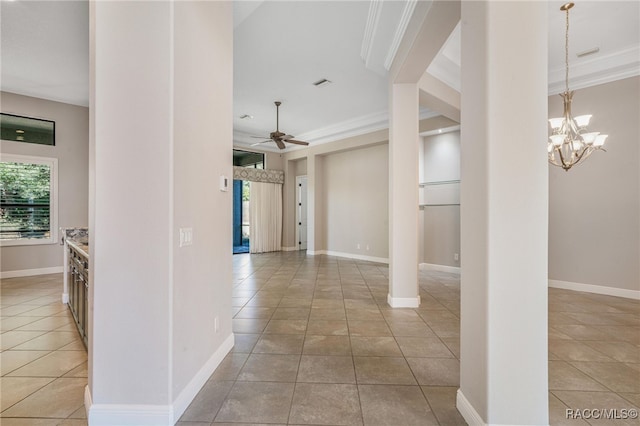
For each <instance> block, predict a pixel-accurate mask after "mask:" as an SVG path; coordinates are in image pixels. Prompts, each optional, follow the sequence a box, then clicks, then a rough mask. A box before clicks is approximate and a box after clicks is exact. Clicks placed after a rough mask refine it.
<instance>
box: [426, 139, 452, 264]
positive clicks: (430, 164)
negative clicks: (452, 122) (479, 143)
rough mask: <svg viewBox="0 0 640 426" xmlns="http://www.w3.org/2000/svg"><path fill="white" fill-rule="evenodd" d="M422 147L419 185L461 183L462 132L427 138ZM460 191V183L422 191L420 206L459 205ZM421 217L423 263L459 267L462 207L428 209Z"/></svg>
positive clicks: (429, 187)
mask: <svg viewBox="0 0 640 426" xmlns="http://www.w3.org/2000/svg"><path fill="white" fill-rule="evenodd" d="M422 143H423V150H422V151H423V156H422V158H421V161H422V163H423V164H422V165H423V167H422V174H421V177H420V182H441V181H452V180H460V131H455V132H449V133H443V134H436V135H433V136H427V137H424V138H423V141H422ZM459 190H460V184H459V183H456V184H447V185H437V186H428V187H425V188H421V190H420V191H421V195H422V197H423V199H422V200H421V203H427V204H433V203H449V202H451V203H455V202H458V203H459V201H460V197H459ZM420 214H421V215H422V226H423V228H422V230H421V231H420V233H419V235H421V238H423V240H424V241H423V242H422V244H421V246H422V247H423V249H422V252H421V254H420V263H427V264H430V265H444V266H452V267H459V266H460V260H455V259H454V255H455V254H456V253H457V254H460V206H433V207H425V208H424V210H421V213H420ZM458 259H460V258H458Z"/></svg>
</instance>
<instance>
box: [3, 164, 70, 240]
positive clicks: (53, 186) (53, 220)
mask: <svg viewBox="0 0 640 426" xmlns="http://www.w3.org/2000/svg"><path fill="white" fill-rule="evenodd" d="M0 162H3V163H22V164H44V165H47V166H49V167H50V170H51V178H50V180H49V227H50V231H49V237H48V238H19V239H15V240H3V239H2V238H0V247H11V246H32V245H51V244H58V159H57V158H53V157H38V156H34V155H19V154H7V153H4V152H3V153H0Z"/></svg>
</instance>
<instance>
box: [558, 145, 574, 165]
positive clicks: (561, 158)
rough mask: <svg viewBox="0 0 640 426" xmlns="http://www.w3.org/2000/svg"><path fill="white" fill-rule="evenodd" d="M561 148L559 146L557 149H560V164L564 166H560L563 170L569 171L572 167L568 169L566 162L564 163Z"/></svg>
mask: <svg viewBox="0 0 640 426" xmlns="http://www.w3.org/2000/svg"><path fill="white" fill-rule="evenodd" d="M561 146H562V145H561ZM561 146H559V147H558V148H557V149H558V154H559V155H560V163H561V164H562V166H560V167H562V168H563V169H565V170H569V168H571V166H569V168H567V163H565V161H564V155H562V149H561Z"/></svg>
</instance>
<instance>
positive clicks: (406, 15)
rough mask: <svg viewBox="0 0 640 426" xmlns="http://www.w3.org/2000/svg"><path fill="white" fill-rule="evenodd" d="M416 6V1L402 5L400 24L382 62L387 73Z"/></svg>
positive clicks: (412, 0)
mask: <svg viewBox="0 0 640 426" xmlns="http://www.w3.org/2000/svg"><path fill="white" fill-rule="evenodd" d="M417 4H418V0H409V1H407V2H406V3H405V5H404V9H403V11H402V16H401V17H400V22H398V26H397V27H396V33H395V35H394V37H393V41H392V42H391V46H390V47H389V52H387V57H386V59H385V61H384V68H385V69H386V70H387V71H389V70H390V69H391V65H393V60H394V59H395V57H396V53H398V48H399V47H400V43H401V42H402V39H403V38H404V33H405V32H406V31H407V27H408V26H409V21H410V20H411V16H412V15H413V11H414V10H415V8H416V5H417Z"/></svg>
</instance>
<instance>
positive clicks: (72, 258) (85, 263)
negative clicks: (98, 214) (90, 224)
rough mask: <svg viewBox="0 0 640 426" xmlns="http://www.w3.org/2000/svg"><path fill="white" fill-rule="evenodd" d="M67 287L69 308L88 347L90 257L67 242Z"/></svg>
mask: <svg viewBox="0 0 640 426" xmlns="http://www.w3.org/2000/svg"><path fill="white" fill-rule="evenodd" d="M67 250H68V253H67V258H68V263H67V271H68V274H67V288H68V291H69V309H70V310H71V314H72V315H73V319H74V321H75V323H76V326H77V327H78V332H79V333H80V337H81V338H82V341H83V343H84V346H85V347H87V342H88V329H87V327H88V322H87V317H88V315H87V308H88V301H89V259H88V258H87V257H86V256H85V255H84V253H82V252H81V251H80V250H78V249H77V248H76V247H74V246H73V245H72V244H67Z"/></svg>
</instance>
